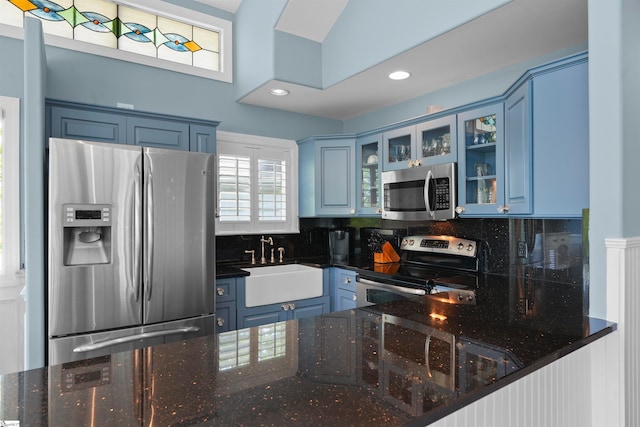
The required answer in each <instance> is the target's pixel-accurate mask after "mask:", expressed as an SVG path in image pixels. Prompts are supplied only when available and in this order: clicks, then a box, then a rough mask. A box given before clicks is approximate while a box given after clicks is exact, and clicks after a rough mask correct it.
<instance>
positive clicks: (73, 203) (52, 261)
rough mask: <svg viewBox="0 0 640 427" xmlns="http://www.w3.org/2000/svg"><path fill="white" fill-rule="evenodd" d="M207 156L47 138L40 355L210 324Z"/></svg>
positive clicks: (166, 336)
mask: <svg viewBox="0 0 640 427" xmlns="http://www.w3.org/2000/svg"><path fill="white" fill-rule="evenodd" d="M214 168H215V161H214V156H213V155H211V154H206V153H192V152H184V151H176V150H165V149H159V148H150V147H138V146H129V145H119V144H106V143H97V142H88V141H77V140H64V139H57V138H51V139H50V140H49V203H48V212H49V216H48V236H49V239H48V297H47V299H48V316H47V317H48V335H49V339H48V355H49V360H48V362H49V364H58V363H64V362H68V361H72V360H80V359H86V358H89V357H96V356H102V355H106V354H111V353H114V352H117V351H122V350H129V349H132V348H140V347H143V346H146V345H152V344H153V345H155V344H158V343H163V342H169V341H175V340H179V339H184V338H188V337H195V336H200V335H206V334H210V333H213V332H214V310H215V293H214V288H215V286H214V282H215V255H214V250H215V244H214V238H215V234H214V215H215V208H214V207H215V171H214Z"/></svg>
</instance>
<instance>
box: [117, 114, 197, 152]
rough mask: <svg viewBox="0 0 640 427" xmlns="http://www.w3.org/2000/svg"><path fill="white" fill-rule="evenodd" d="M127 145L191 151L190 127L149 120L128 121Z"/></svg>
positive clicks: (177, 123)
mask: <svg viewBox="0 0 640 427" xmlns="http://www.w3.org/2000/svg"><path fill="white" fill-rule="evenodd" d="M127 143H128V144H134V145H143V146H145V147H158V148H173V149H177V150H184V151H189V125H188V124H186V123H180V122H170V121H166V120H156V119H147V118H138V117H136V118H132V119H129V120H128V121H127Z"/></svg>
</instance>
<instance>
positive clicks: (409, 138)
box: [382, 125, 416, 171]
mask: <svg viewBox="0 0 640 427" xmlns="http://www.w3.org/2000/svg"><path fill="white" fill-rule="evenodd" d="M382 141H383V148H382V153H383V156H382V170H383V171H390V170H398V169H406V168H408V167H409V161H410V160H414V159H416V126H415V125H411V126H405V127H403V128H398V129H392V130H390V131H387V132H384V133H383V134H382Z"/></svg>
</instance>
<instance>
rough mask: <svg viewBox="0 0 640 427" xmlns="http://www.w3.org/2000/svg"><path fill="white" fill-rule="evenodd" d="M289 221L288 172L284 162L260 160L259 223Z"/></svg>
mask: <svg viewBox="0 0 640 427" xmlns="http://www.w3.org/2000/svg"><path fill="white" fill-rule="evenodd" d="M286 220H287V172H286V162H285V161H284V160H269V159H260V158H259V159H258V221H286Z"/></svg>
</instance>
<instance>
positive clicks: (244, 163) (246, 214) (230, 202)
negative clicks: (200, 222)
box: [218, 155, 251, 222]
mask: <svg viewBox="0 0 640 427" xmlns="http://www.w3.org/2000/svg"><path fill="white" fill-rule="evenodd" d="M218 179H219V187H218V188H219V195H218V197H219V202H218V210H219V214H220V221H221V222H225V221H245V222H248V221H251V158H250V157H244V156H231V155H220V156H219V160H218Z"/></svg>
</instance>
